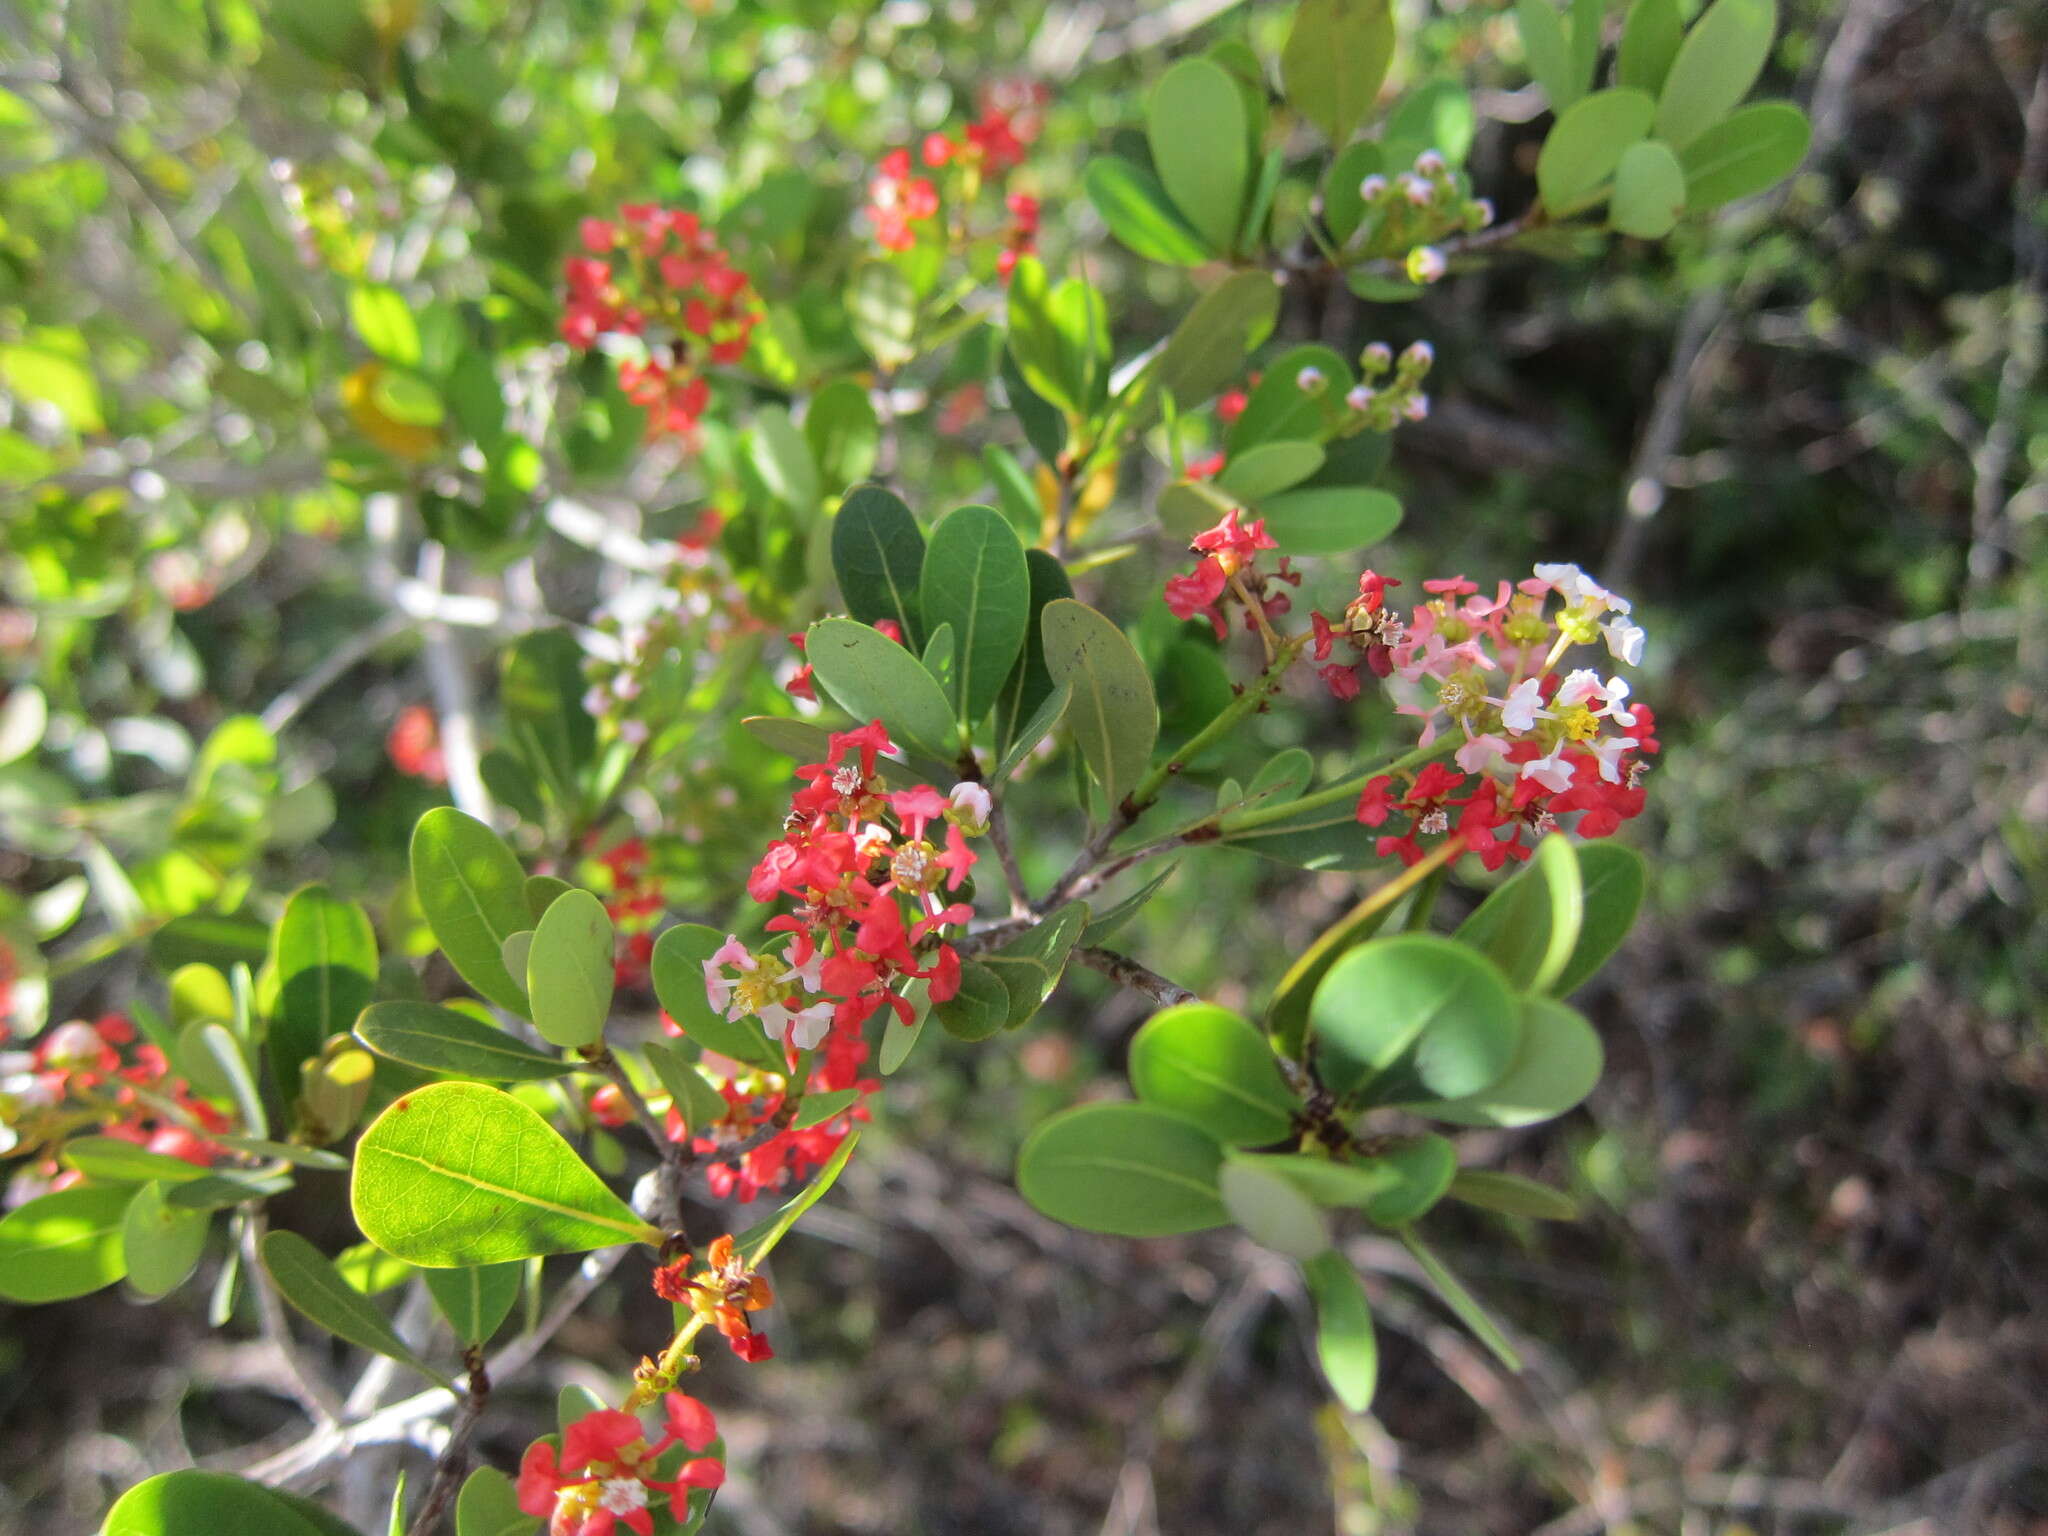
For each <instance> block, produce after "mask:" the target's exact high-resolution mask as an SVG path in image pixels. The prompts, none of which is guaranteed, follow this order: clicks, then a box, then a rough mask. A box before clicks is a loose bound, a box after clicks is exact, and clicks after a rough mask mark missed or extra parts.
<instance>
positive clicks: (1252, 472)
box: [1216, 442, 1323, 502]
mask: <svg viewBox="0 0 2048 1536" xmlns="http://www.w3.org/2000/svg"><path fill="white" fill-rule="evenodd" d="M1322 467H1323V449H1322V445H1321V444H1319V443H1304V442H1274V443H1258V444H1255V445H1254V446H1252V447H1250V448H1247V449H1246V450H1245V451H1244V452H1243V453H1241V454H1234V455H1232V457H1231V459H1230V462H1229V463H1227V464H1226V465H1224V468H1223V473H1222V474H1220V475H1218V476H1217V477H1216V487H1217V489H1218V490H1220V491H1222V492H1223V493H1224V494H1225V495H1226V496H1228V497H1230V498H1231V499H1232V500H1233V501H1238V502H1259V501H1264V500H1265V499H1266V498H1267V497H1268V496H1272V495H1276V494H1278V493H1279V492H1281V491H1284V490H1286V489H1287V488H1288V487H1289V486H1293V485H1299V484H1301V482H1302V481H1304V480H1306V479H1307V478H1308V477H1309V476H1310V475H1312V474H1314V473H1315V472H1316V471H1317V470H1319V469H1321V468H1322Z"/></svg>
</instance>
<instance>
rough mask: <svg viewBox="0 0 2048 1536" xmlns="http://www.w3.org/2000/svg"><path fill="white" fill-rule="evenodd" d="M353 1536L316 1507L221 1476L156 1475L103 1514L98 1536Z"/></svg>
mask: <svg viewBox="0 0 2048 1536" xmlns="http://www.w3.org/2000/svg"><path fill="white" fill-rule="evenodd" d="M201 1533H204V1536H356V1531H355V1529H354V1527H352V1526H348V1525H344V1524H343V1523H342V1522H341V1521H339V1520H337V1519H335V1518H334V1516H332V1515H330V1514H328V1513H327V1512H326V1511H325V1510H323V1509H321V1508H319V1507H318V1506H317V1505H314V1504H310V1503H308V1502H307V1501H306V1500H304V1499H300V1498H297V1497H295V1496H293V1495H292V1494H288V1493H283V1492H280V1491H279V1490H278V1489H275V1488H266V1487H264V1486H263V1485H262V1484H261V1483H252V1482H249V1481H248V1480H246V1479H244V1478H239V1477H234V1476H231V1475H230V1474H228V1473H226V1472H197V1471H191V1470H187V1471H183V1472H161V1473H158V1474H157V1475H156V1476H155V1477H152V1478H149V1479H147V1480H146V1481H143V1482H140V1483H137V1484H136V1485H135V1486H134V1487H133V1488H130V1489H129V1490H128V1491H127V1492H126V1493H124V1494H122V1495H121V1497H120V1498H118V1499H116V1500H115V1501H114V1507H113V1508H112V1509H110V1510H108V1511H107V1519H106V1523H105V1524H104V1525H102V1526H101V1527H100V1536H201Z"/></svg>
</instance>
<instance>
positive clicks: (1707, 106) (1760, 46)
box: [1657, 0, 1778, 150]
mask: <svg viewBox="0 0 2048 1536" xmlns="http://www.w3.org/2000/svg"><path fill="white" fill-rule="evenodd" d="M1777 30H1778V7H1777V4H1776V0H1714V3H1713V4H1712V5H1710V6H1708V7H1707V9H1706V10H1705V11H1703V12H1702V13H1701V14H1700V18H1699V20H1698V21H1696V22H1694V23H1693V25H1692V30H1691V31H1690V32H1688V33H1686V35H1685V41H1684V43H1682V44H1681V45H1680V46H1679V49H1678V57H1677V58H1675V59H1673V60H1672V62H1671V73H1670V74H1669V75H1667V76H1666V77H1665V80H1664V89H1663V92H1662V93H1661V94H1660V95H1659V96H1658V98H1657V137H1658V138H1660V139H1662V140H1663V141H1664V142H1665V143H1667V144H1669V145H1671V146H1672V147H1673V148H1675V149H1681V150H1682V149H1684V148H1685V147H1686V145H1688V144H1690V143H1691V142H1692V141H1693V140H1694V139H1696V138H1698V137H1699V136H1700V135H1701V134H1703V133H1705V132H1706V131H1707V130H1708V129H1709V128H1711V127H1713V126H1714V124H1716V123H1718V122H1720V121H1721V120H1722V119H1723V118H1724V117H1726V116H1727V115H1728V114H1729V113H1730V112H1733V111H1734V110H1735V109H1736V107H1738V106H1740V105H1741V104H1742V98H1743V97H1745V96H1747V95H1748V94H1749V88H1750V87H1751V86H1753V85H1755V84H1756V80H1757V76H1758V75H1760V74H1762V73H1763V69H1764V62H1765V61H1766V60H1767V59H1769V58H1770V56H1771V39H1772V37H1773V36H1774V35H1775V34H1776V32H1777Z"/></svg>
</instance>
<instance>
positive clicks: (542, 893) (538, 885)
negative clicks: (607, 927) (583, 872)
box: [501, 875, 576, 976]
mask: <svg viewBox="0 0 2048 1536" xmlns="http://www.w3.org/2000/svg"><path fill="white" fill-rule="evenodd" d="M575 889H576V887H575V886H573V885H571V884H570V883H569V882H568V881H566V880H562V879H558V878H557V877H555V876H554V875H528V876H527V877H526V911H527V914H528V915H529V916H530V917H531V918H532V919H533V921H534V922H536V923H537V922H539V921H540V920H541V919H542V918H543V917H545V916H546V915H547V910H548V908H549V907H551V906H553V905H554V904H555V898H556V897H558V896H566V895H568V894H569V892H571V891H573V890H575ZM528 926H529V927H530V926H532V925H531V924H529V925H528ZM501 948H502V946H501ZM514 974H516V975H520V976H524V975H525V974H526V967H525V966H524V965H521V966H520V967H519V969H518V971H517V972H515V973H514Z"/></svg>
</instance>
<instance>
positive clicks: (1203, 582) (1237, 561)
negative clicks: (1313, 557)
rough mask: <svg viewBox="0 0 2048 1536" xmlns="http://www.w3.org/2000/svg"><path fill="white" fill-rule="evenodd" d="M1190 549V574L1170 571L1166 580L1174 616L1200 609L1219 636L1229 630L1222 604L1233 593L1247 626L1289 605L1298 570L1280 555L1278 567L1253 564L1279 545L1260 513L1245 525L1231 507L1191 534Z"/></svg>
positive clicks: (1183, 616) (1253, 626)
mask: <svg viewBox="0 0 2048 1536" xmlns="http://www.w3.org/2000/svg"><path fill="white" fill-rule="evenodd" d="M1191 548H1192V552H1193V553H1195V554H1197V555H1200V556H1201V557H1202V558H1201V562H1200V563H1199V564H1198V565H1196V567H1195V569H1194V571H1193V572H1192V573H1191V574H1189V575H1186V576H1169V577H1168V578H1167V581H1166V606H1167V607H1168V608H1169V609H1171V610H1172V612H1173V616H1174V617H1175V618H1177V619H1192V618H1194V617H1195V616H1196V615H1197V614H1200V615H1201V616H1202V617H1203V618H1205V619H1207V620H1208V621H1209V623H1210V624H1211V625H1212V626H1214V628H1215V630H1216V638H1217V639H1218V640H1222V639H1225V638H1227V637H1228V636H1229V634H1230V625H1229V623H1228V622H1227V621H1226V620H1225V619H1224V617H1223V608H1224V606H1225V604H1226V603H1227V602H1228V601H1229V600H1230V599H1232V598H1235V599H1236V600H1237V601H1238V602H1239V603H1240V604H1242V605H1244V608H1245V627H1246V628H1248V629H1257V628H1259V626H1260V625H1261V624H1264V623H1270V622H1271V621H1272V620H1274V619H1277V618H1280V617H1281V616H1283V615H1284V614H1286V612H1287V611H1288V609H1289V608H1290V607H1291V606H1292V599H1291V598H1290V597H1289V595H1288V593H1287V590H1286V589H1287V588H1288V587H1290V586H1296V587H1298V586H1300V585H1301V573H1300V572H1298V571H1295V570H1293V569H1291V568H1290V566H1289V564H1288V561H1287V559H1286V558H1285V557H1284V556H1283V557H1282V558H1281V561H1280V568H1279V569H1278V570H1277V571H1271V572H1268V571H1261V570H1260V569H1259V568H1258V565H1257V561H1258V557H1259V551H1261V550H1265V549H1277V548H1279V546H1278V545H1277V544H1276V543H1275V542H1274V541H1273V539H1272V538H1271V537H1270V536H1269V535H1268V534H1267V532H1266V520H1265V519H1264V518H1256V519H1254V520H1253V521H1252V522H1251V523H1250V524H1249V525H1246V524H1244V523H1242V522H1240V521H1239V518H1238V510H1237V508H1235V507H1232V508H1231V509H1230V510H1229V511H1228V512H1226V513H1224V514H1223V521H1222V522H1220V523H1218V524H1217V525H1216V526H1215V527H1213V528H1209V529H1205V530H1204V531H1203V532H1201V533H1198V534H1196V535H1195V537H1194V541H1193V544H1192V546H1191ZM1255 611H1256V617H1255V616H1254V613H1255Z"/></svg>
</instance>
